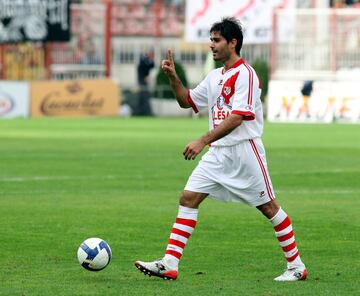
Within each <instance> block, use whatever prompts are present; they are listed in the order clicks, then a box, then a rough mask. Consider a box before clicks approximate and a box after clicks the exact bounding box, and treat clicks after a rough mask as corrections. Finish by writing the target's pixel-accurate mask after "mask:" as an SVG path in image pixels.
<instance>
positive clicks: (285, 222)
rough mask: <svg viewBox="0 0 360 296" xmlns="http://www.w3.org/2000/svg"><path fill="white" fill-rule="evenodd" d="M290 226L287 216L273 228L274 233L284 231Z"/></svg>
mask: <svg viewBox="0 0 360 296" xmlns="http://www.w3.org/2000/svg"><path fill="white" fill-rule="evenodd" d="M290 225H291V221H290V218H289V216H287V217H286V218H285V219H284V220H283V221H282V222H281V223H280V224H279V225H276V226H275V227H274V229H275V231H276V232H279V231H281V230H284V229H285V228H286V227H288V226H290Z"/></svg>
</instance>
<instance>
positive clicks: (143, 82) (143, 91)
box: [137, 50, 155, 116]
mask: <svg viewBox="0 0 360 296" xmlns="http://www.w3.org/2000/svg"><path fill="white" fill-rule="evenodd" d="M154 65H155V64H154V51H153V50H150V51H148V52H147V53H146V54H144V55H143V56H141V58H140V62H139V64H138V67H137V74H138V84H139V88H140V90H139V102H138V112H137V113H138V115H145V116H151V115H152V111H151V106H150V97H151V95H150V90H149V80H150V71H151V69H152V68H154Z"/></svg>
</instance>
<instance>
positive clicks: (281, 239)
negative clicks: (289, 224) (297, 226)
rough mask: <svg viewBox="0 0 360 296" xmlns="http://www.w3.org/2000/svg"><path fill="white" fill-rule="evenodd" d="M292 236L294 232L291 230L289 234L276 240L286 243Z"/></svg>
mask: <svg viewBox="0 0 360 296" xmlns="http://www.w3.org/2000/svg"><path fill="white" fill-rule="evenodd" d="M293 236H294V232H293V231H292V230H291V231H290V232H289V233H287V234H284V235H282V236H279V237H278V238H277V239H278V241H279V242H283V241H286V240H288V239H290V238H292V237H293Z"/></svg>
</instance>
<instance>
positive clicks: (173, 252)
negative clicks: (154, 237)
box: [165, 250, 182, 259]
mask: <svg viewBox="0 0 360 296" xmlns="http://www.w3.org/2000/svg"><path fill="white" fill-rule="evenodd" d="M165 254H169V255H172V256H174V257H176V258H178V259H180V258H181V256H182V254H181V253H179V252H176V251H173V250H166V251H165Z"/></svg>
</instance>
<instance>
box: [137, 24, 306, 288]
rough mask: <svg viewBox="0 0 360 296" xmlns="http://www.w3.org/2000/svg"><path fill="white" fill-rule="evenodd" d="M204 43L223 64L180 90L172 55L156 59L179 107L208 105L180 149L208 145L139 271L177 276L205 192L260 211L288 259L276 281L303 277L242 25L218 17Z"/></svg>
mask: <svg viewBox="0 0 360 296" xmlns="http://www.w3.org/2000/svg"><path fill="white" fill-rule="evenodd" d="M210 41H211V43H210V49H211V51H212V54H213V58H214V60H215V61H220V62H222V63H223V65H224V66H223V67H222V68H218V69H215V70H213V71H211V72H210V73H209V74H208V75H207V76H206V77H205V79H204V80H203V81H202V82H201V83H200V84H199V85H198V86H197V87H196V88H195V89H191V90H188V89H186V88H185V87H184V86H183V85H182V83H181V81H180V79H179V78H178V76H177V74H176V71H175V67H174V61H173V57H172V53H171V51H170V50H168V53H167V59H166V60H163V61H162V69H163V71H164V72H165V74H166V75H167V76H168V78H169V80H170V85H171V87H172V90H173V92H174V95H175V96H176V99H177V101H178V103H179V105H180V107H182V108H193V110H194V111H195V112H198V110H199V109H200V108H206V107H207V108H208V110H209V132H208V133H206V134H205V135H203V136H202V137H200V138H199V139H198V140H196V141H193V142H191V143H189V144H188V145H186V147H185V149H184V151H183V155H184V158H185V159H186V160H194V159H195V158H196V156H197V155H198V154H199V153H200V152H201V151H202V150H203V149H204V147H205V146H207V145H209V146H210V148H209V150H208V151H207V152H206V153H205V154H204V155H203V157H202V159H201V160H200V162H199V163H198V165H197V167H196V168H195V169H194V171H193V172H192V174H191V176H190V177H189V179H188V182H187V184H186V186H185V189H184V191H183V192H182V193H181V196H180V205H179V212H178V216H177V218H176V221H175V224H174V225H173V228H172V231H171V234H170V239H169V241H168V245H167V248H166V251H165V255H164V257H163V258H161V259H159V260H155V261H152V262H143V261H136V262H135V266H136V267H137V268H138V269H139V270H140V271H142V272H143V273H145V274H148V275H153V276H158V277H161V278H164V279H170V280H175V279H176V278H177V277H178V266H179V261H180V259H181V257H182V254H183V250H184V248H185V245H186V243H187V241H188V239H189V237H190V235H191V234H192V232H193V230H194V229H195V227H196V223H197V216H198V211H199V205H200V203H201V202H202V201H203V200H204V199H205V198H206V197H207V196H211V197H213V198H215V199H219V200H223V201H242V202H244V203H246V204H248V205H250V206H253V207H256V208H257V209H258V210H260V211H261V212H262V213H263V214H264V215H265V216H266V217H267V218H268V219H269V220H270V222H271V224H272V226H273V227H274V230H275V235H276V237H277V239H278V241H279V243H280V246H281V248H282V249H283V252H284V255H285V258H286V260H287V269H286V270H285V272H284V273H283V274H281V275H280V276H278V277H276V278H275V280H276V281H298V280H305V279H306V277H307V270H306V268H305V265H304V263H303V262H302V261H301V259H300V255H299V251H298V249H297V246H296V241H295V236H294V232H293V229H292V224H291V221H290V218H289V216H288V215H287V214H286V213H285V211H284V210H283V209H282V208H281V207H280V206H279V204H278V202H277V201H276V199H275V195H274V192H273V188H272V184H271V180H270V177H269V173H268V169H267V164H266V157H265V149H264V146H263V143H262V140H261V135H262V130H263V112H262V106H261V101H260V92H261V83H260V81H259V79H258V77H257V75H256V73H255V71H254V69H253V68H252V67H251V66H250V65H248V64H247V63H246V62H245V61H244V59H242V58H241V56H240V50H241V47H242V43H243V33H242V27H241V25H240V24H239V23H238V21H237V20H236V19H234V18H224V19H223V20H222V21H221V22H218V23H215V24H213V26H212V27H211V29H210Z"/></svg>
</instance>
